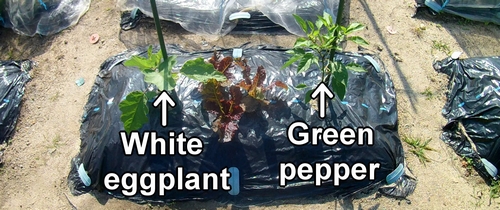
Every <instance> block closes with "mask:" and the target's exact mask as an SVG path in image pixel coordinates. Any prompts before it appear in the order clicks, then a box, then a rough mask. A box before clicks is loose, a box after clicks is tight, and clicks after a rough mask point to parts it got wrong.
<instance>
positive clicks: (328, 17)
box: [323, 12, 333, 26]
mask: <svg viewBox="0 0 500 210" xmlns="http://www.w3.org/2000/svg"><path fill="white" fill-rule="evenodd" d="M323 19H324V20H325V22H326V24H325V25H327V26H331V25H332V24H333V18H332V16H331V15H330V14H328V12H323Z"/></svg>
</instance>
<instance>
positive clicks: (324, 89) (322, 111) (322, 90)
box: [311, 82, 333, 119]
mask: <svg viewBox="0 0 500 210" xmlns="http://www.w3.org/2000/svg"><path fill="white" fill-rule="evenodd" d="M318 96H319V118H321V119H324V118H325V115H326V96H328V98H329V99H333V93H332V91H331V90H330V88H328V86H326V85H325V83H323V82H321V83H319V85H318V87H316V89H314V91H313V92H312V94H311V98H312V99H316V98H317V97H318Z"/></svg>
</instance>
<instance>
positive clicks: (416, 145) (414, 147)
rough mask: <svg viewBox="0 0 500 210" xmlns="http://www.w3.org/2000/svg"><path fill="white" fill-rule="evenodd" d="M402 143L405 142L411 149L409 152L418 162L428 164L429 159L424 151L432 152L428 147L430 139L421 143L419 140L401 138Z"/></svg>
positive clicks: (407, 137) (406, 137)
mask: <svg viewBox="0 0 500 210" xmlns="http://www.w3.org/2000/svg"><path fill="white" fill-rule="evenodd" d="M402 139H403V141H404V142H406V143H407V144H408V145H409V146H410V147H411V148H410V152H411V153H413V154H414V155H415V156H417V157H418V160H419V161H420V162H421V163H423V164H424V165H425V163H426V162H430V159H429V158H428V157H427V155H426V154H425V151H433V150H434V149H432V148H431V147H429V142H430V141H431V139H427V140H425V141H423V140H422V139H420V138H415V137H409V136H403V138H402Z"/></svg>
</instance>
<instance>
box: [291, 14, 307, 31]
mask: <svg viewBox="0 0 500 210" xmlns="http://www.w3.org/2000/svg"><path fill="white" fill-rule="evenodd" d="M293 17H294V18H295V21H297V23H298V24H299V26H300V27H301V28H302V30H303V31H304V32H305V33H307V24H306V22H305V21H304V19H302V17H300V16H298V15H296V14H293Z"/></svg>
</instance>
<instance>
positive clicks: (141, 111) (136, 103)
mask: <svg viewBox="0 0 500 210" xmlns="http://www.w3.org/2000/svg"><path fill="white" fill-rule="evenodd" d="M147 101H148V98H147V97H146V94H144V93H143V92H141V91H135V92H131V93H129V94H128V95H127V97H126V98H125V100H123V101H122V102H120V104H119V108H120V111H121V112H122V115H121V117H120V119H121V121H122V122H123V127H124V128H125V131H126V132H127V133H130V132H131V131H134V130H138V129H140V128H142V126H143V125H144V124H145V123H147V122H148V121H149V120H148V113H149V108H148V106H147Z"/></svg>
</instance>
